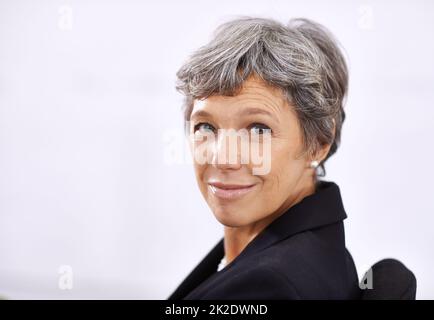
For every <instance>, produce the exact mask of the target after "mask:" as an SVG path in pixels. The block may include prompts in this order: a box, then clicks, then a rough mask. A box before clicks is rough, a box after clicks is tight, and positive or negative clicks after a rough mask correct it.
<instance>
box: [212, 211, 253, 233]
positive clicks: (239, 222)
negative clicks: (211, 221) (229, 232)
mask: <svg viewBox="0 0 434 320" xmlns="http://www.w3.org/2000/svg"><path fill="white" fill-rule="evenodd" d="M239 211H240V210H235V211H233V210H224V209H216V210H214V211H213V213H214V216H215V218H216V219H217V221H218V222H220V223H221V224H222V225H224V226H225V227H232V228H236V227H242V226H245V225H248V224H249V223H251V221H249V220H246V219H243V217H240V215H239Z"/></svg>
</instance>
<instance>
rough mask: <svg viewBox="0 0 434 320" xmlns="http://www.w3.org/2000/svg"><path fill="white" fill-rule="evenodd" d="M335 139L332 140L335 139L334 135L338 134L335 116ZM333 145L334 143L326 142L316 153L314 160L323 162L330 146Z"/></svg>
mask: <svg viewBox="0 0 434 320" xmlns="http://www.w3.org/2000/svg"><path fill="white" fill-rule="evenodd" d="M332 121H333V139H332V141H334V137H335V135H336V121H335V119H334V118H333V119H332ZM331 147H332V144H325V145H323V146H322V147H321V148H320V149H319V150H318V151H317V152H316V154H315V157H314V158H313V159H312V160H316V161H318V162H319V163H321V162H322V161H323V160H324V159H325V158H326V157H327V155H328V153H329V151H330V148H331Z"/></svg>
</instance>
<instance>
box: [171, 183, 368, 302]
mask: <svg viewBox="0 0 434 320" xmlns="http://www.w3.org/2000/svg"><path fill="white" fill-rule="evenodd" d="M346 217H347V215H346V213H345V210H344V207H343V204H342V199H341V195H340V191H339V187H338V186H337V185H336V184H335V183H334V182H330V181H324V180H320V181H318V184H317V189H316V192H315V193H314V194H312V195H309V196H307V197H305V198H304V199H303V200H301V201H300V202H298V203H297V204H295V205H294V206H292V207H291V208H290V209H288V210H287V211H286V212H285V213H284V214H282V215H281V216H279V217H278V218H277V219H275V220H274V221H273V222H272V223H271V224H269V225H268V226H267V227H266V228H265V229H264V230H263V231H262V232H261V233H259V234H258V235H257V236H256V237H255V238H254V239H253V240H252V241H251V242H250V243H249V244H248V245H247V246H246V247H245V248H244V250H243V251H242V252H241V253H240V254H239V255H238V256H237V257H236V258H235V259H234V260H233V261H232V262H231V263H229V264H228V265H226V266H225V267H224V268H223V269H222V270H220V271H218V272H217V267H218V265H219V263H220V260H221V259H222V258H223V256H224V244H223V238H222V239H221V240H220V241H219V242H218V243H217V245H216V246H215V247H214V248H213V249H212V250H211V251H210V252H209V253H208V254H207V255H206V256H205V258H204V259H203V260H202V261H201V262H200V263H199V264H198V265H197V266H196V268H195V269H194V270H193V271H192V272H191V273H190V274H189V275H188V276H187V278H186V279H185V280H184V281H183V282H182V283H181V284H180V285H179V287H178V288H177V289H176V290H175V291H174V292H173V293H172V294H171V295H170V296H169V297H168V300H177V299H186V300H192V299H194V300H199V299H201V300H211V299H266V300H268V299H270V300H271V299H273V300H275V299H358V298H359V296H360V289H359V286H358V282H359V281H358V276H357V271H356V268H355V266H354V262H353V259H352V257H351V255H350V253H349V252H348V250H347V249H346V248H345V235H344V226H343V220H344V219H345V218H346Z"/></svg>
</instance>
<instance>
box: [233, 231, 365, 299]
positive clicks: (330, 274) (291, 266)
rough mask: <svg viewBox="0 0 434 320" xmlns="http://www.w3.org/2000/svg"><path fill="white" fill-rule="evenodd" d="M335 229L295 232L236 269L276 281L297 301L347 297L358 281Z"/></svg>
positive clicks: (342, 240)
mask: <svg viewBox="0 0 434 320" xmlns="http://www.w3.org/2000/svg"><path fill="white" fill-rule="evenodd" d="M339 229H340V226H339V223H338V224H336V225H333V226H327V227H324V228H320V229H318V230H309V231H306V232H302V233H299V234H297V235H294V236H292V237H290V238H287V239H284V240H282V241H280V242H278V243H275V244H274V245H272V246H270V247H268V248H266V249H264V250H263V251H260V252H258V253H257V254H255V255H252V256H251V257H249V258H247V259H246V260H245V261H243V263H242V264H241V263H240V265H239V267H240V269H245V270H246V272H247V273H249V274H255V276H256V277H258V278H259V279H262V277H261V276H258V275H257V274H258V273H263V274H264V276H263V277H271V278H272V281H278V279H280V281H281V282H282V283H285V284H286V285H287V286H288V287H291V289H292V291H293V292H292V294H293V295H294V296H296V297H298V298H301V299H344V298H347V297H349V296H351V295H352V294H353V292H355V290H356V287H358V278H357V272H356V269H355V266H354V264H353V261H352V258H351V256H350V254H349V252H348V251H347V249H346V248H345V241H344V239H341V235H340V234H339V232H337V230H339ZM240 262H241V261H240ZM250 269H253V270H250Z"/></svg>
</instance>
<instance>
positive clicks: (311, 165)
mask: <svg viewBox="0 0 434 320" xmlns="http://www.w3.org/2000/svg"><path fill="white" fill-rule="evenodd" d="M318 165H319V163H318V161H316V160H313V161H312V162H311V163H310V167H311V168H314V169H315V168H316V167H318Z"/></svg>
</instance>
